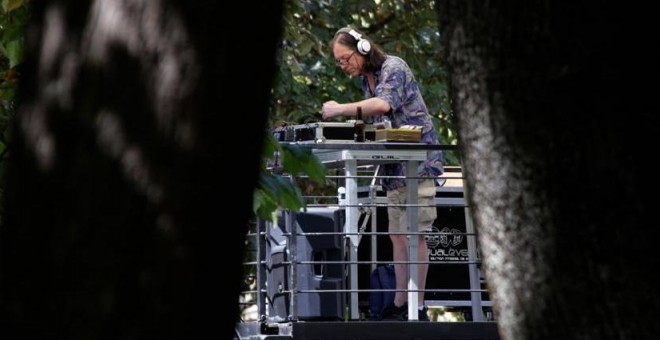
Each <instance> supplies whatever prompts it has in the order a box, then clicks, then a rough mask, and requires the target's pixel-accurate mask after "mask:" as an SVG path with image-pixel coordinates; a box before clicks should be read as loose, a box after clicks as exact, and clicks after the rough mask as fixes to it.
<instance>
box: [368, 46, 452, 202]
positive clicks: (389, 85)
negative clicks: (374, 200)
mask: <svg viewBox="0 0 660 340" xmlns="http://www.w3.org/2000/svg"><path fill="white" fill-rule="evenodd" d="M375 76H376V88H375V91H374V93H372V92H371V90H370V89H369V83H368V81H367V77H366V76H364V75H362V76H360V77H361V81H362V92H363V94H364V97H365V98H371V97H378V98H380V99H382V100H384V101H386V102H388V103H389V104H390V108H391V110H390V112H388V113H386V114H385V115H384V116H386V117H387V118H389V120H390V121H391V123H392V127H393V128H398V127H400V126H402V125H417V126H422V127H423V128H422V143H427V144H439V142H438V134H437V132H436V130H435V128H434V127H433V121H432V120H431V115H430V114H429V111H428V109H427V108H426V103H424V98H422V93H421V91H420V89H419V87H418V86H417V81H416V80H415V77H414V76H413V73H412V71H411V70H410V67H408V64H407V63H406V62H405V61H404V60H403V59H401V58H399V57H397V56H392V55H388V56H387V59H386V60H385V62H384V63H383V66H382V67H381V69H380V70H378V71H376V72H375ZM384 116H383V115H379V116H373V117H372V118H373V121H374V123H378V122H382V121H383V119H384ZM443 163H444V155H443V153H442V150H429V151H428V155H427V158H426V161H424V162H421V163H420V164H419V168H418V171H417V173H418V175H419V176H430V177H437V176H440V175H442V173H443V171H444V170H443ZM380 175H381V176H405V175H406V169H405V163H391V164H385V165H383V166H382V167H381V172H380ZM382 184H383V187H384V189H385V190H388V191H389V190H394V189H397V188H401V187H404V186H405V185H406V182H405V178H387V177H385V178H383V179H382Z"/></svg>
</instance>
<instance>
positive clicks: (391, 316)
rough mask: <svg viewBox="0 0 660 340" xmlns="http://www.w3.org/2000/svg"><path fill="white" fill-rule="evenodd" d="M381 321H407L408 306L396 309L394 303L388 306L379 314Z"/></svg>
mask: <svg viewBox="0 0 660 340" xmlns="http://www.w3.org/2000/svg"><path fill="white" fill-rule="evenodd" d="M380 318H381V320H398V321H406V320H408V304H404V305H403V306H401V307H397V306H396V305H395V304H394V303H391V304H389V305H388V306H387V307H385V308H384V309H383V311H382V312H381V313H380Z"/></svg>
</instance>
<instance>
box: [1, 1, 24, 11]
mask: <svg viewBox="0 0 660 340" xmlns="http://www.w3.org/2000/svg"><path fill="white" fill-rule="evenodd" d="M23 2H24V0H2V9H4V10H5V12H7V13H9V12H11V11H13V10H15V9H17V8H19V7H21V6H23Z"/></svg>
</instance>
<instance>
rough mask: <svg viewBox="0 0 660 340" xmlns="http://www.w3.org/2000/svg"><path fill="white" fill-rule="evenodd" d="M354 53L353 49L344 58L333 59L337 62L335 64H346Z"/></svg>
mask: <svg viewBox="0 0 660 340" xmlns="http://www.w3.org/2000/svg"><path fill="white" fill-rule="evenodd" d="M354 54H355V51H353V53H351V55H349V56H348V57H346V58H339V59H335V62H336V63H337V66H343V65H348V62H349V61H350V60H351V58H353V55H354Z"/></svg>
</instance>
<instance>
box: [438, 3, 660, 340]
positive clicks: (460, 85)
mask: <svg viewBox="0 0 660 340" xmlns="http://www.w3.org/2000/svg"><path fill="white" fill-rule="evenodd" d="M436 3H437V5H438V6H437V10H438V13H439V20H440V33H441V36H442V44H443V49H444V58H445V60H446V62H447V66H448V70H449V74H450V79H451V98H452V100H453V103H452V105H453V110H454V113H455V115H456V119H457V123H458V126H459V130H458V138H459V143H460V148H461V154H462V157H463V165H464V172H465V174H466V176H467V186H468V202H469V204H470V205H471V207H472V213H473V219H474V222H475V226H476V229H477V231H478V235H479V243H480V251H481V254H482V259H483V267H484V272H485V274H486V277H487V279H488V282H489V291H490V295H491V298H492V299H493V302H494V307H495V315H496V318H497V320H498V325H499V328H500V333H501V336H502V338H503V339H506V340H518V339H520V340H523V339H525V340H530V339H553V340H556V339H582V340H585V339H594V340H595V339H650V338H653V337H656V336H657V335H658V334H660V323H658V322H657V320H655V317H656V316H655V313H654V312H653V311H656V310H658V309H660V290H658V289H657V283H656V282H654V279H652V277H653V276H654V275H653V274H652V273H656V272H657V271H658V258H659V257H658V256H657V254H656V249H657V248H658V214H657V211H658V208H657V203H656V202H657V199H654V198H655V196H657V193H658V191H657V189H658V185H657V182H658V181H657V179H656V177H657V175H656V174H655V173H654V172H655V171H654V166H653V164H654V163H655V159H654V158H655V153H656V151H655V146H654V145H657V144H658V143H657V140H656V139H657V136H658V135H660V125H659V124H658V120H657V117H658V113H659V110H658V106H659V103H660V102H659V101H658V98H657V97H658V95H657V90H656V86H654V85H653V83H654V82H655V79H657V78H658V75H659V72H658V69H659V67H658V60H660V58H659V56H658V39H657V35H656V34H657V33H656V32H658V31H659V30H658V25H659V24H658V22H659V21H658V20H657V18H655V15H654V14H653V13H654V11H653V10H652V8H650V5H643V6H639V5H635V6H631V5H627V4H622V3H605V2H600V1H571V2H569V3H563V2H557V1H533V2H529V1H471V0H441V1H437V2H436Z"/></svg>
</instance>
